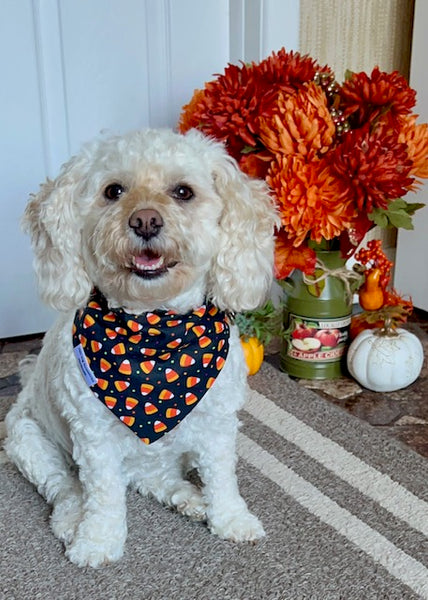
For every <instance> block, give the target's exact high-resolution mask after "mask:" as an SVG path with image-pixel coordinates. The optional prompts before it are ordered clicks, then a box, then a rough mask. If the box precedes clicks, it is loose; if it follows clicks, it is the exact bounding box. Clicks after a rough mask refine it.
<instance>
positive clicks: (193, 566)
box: [0, 364, 428, 600]
mask: <svg viewBox="0 0 428 600" xmlns="http://www.w3.org/2000/svg"><path fill="white" fill-rule="evenodd" d="M250 385H251V388H252V391H251V392H250V394H249V398H248V401H247V403H246V406H245V409H244V410H243V411H242V414H241V420H242V423H243V425H242V428H241V431H240V433H239V439H238V455H239V461H238V475H239V482H240V488H241V491H242V494H243V496H244V498H245V499H246V500H247V502H248V504H249V506H250V508H251V510H252V511H253V512H254V513H255V514H257V515H258V516H259V517H260V519H261V520H262V522H263V524H264V527H265V529H266V532H267V536H266V538H265V539H263V540H262V541H260V542H259V543H257V544H255V545H247V544H242V545H238V544H232V543H228V542H224V541H222V540H219V539H218V538H216V537H214V536H212V535H211V534H209V533H208V531H207V529H206V527H205V526H204V525H203V524H200V523H192V522H190V521H188V520H187V519H185V518H182V517H179V516H177V515H176V514H174V513H173V512H171V511H168V510H165V509H164V508H162V507H161V506H159V505H158V504H157V503H156V502H155V501H152V500H147V499H143V498H140V497H139V496H138V495H136V494H130V495H129V502H128V504H129V517H128V521H129V530H130V531H129V538H128V542H127V549H126V554H125V556H124V558H123V560H122V561H121V562H120V563H118V564H115V565H112V566H110V567H106V568H103V569H99V570H92V569H83V570H81V569H78V568H77V567H74V566H73V565H71V564H70V563H68V561H67V560H66V559H65V558H64V556H63V550H62V547H61V544H60V543H59V542H58V541H57V540H55V539H54V538H53V536H52V535H51V533H50V530H49V525H48V519H49V510H48V508H47V507H46V505H45V503H44V502H43V501H42V500H41V499H40V498H39V496H38V495H37V493H36V492H35V491H34V489H33V488H32V487H31V485H29V484H28V483H27V482H26V481H24V480H23V478H22V477H21V476H20V475H19V474H18V473H17V472H16V471H15V469H14V468H13V466H12V465H11V464H9V463H7V461H6V462H5V463H4V464H3V465H2V466H1V468H0V493H1V499H0V516H1V523H2V528H3V534H2V542H1V548H0V559H1V564H0V583H1V585H0V598H5V599H7V600H9V599H11V600H12V599H13V600H21V599H22V600H24V599H33V598H42V599H43V600H49V599H51V598H52V599H53V598H56V599H58V598H66V599H74V598H75V599H80V598H82V599H83V598H85V599H86V598H94V599H102V600H104V599H106V600H107V599H108V600H110V599H122V598H123V599H125V598H126V599H128V598H136V599H144V600H146V599H147V600H151V599H155V598H156V599H158V600H159V599H161V600H193V599H195V600H196V599H198V600H199V599H202V600H217V599H219V600H259V599H260V600H262V599H266V600H276V599H278V600H294V599H296V600H300V599H302V600H303V599H315V600H318V599H319V600H334V599H338V600H339V599H341V600H354V599H355V600H360V599H361V600H368V599H373V600H374V599H376V600H379V599H385V600H393V599H397V600H406V599H416V598H427V599H428V543H427V542H428V463H427V461H426V460H425V459H423V458H422V457H420V456H418V455H417V454H415V453H414V452H413V451H411V450H409V449H408V448H406V447H404V446H402V445H401V444H399V443H397V442H396V441H395V440H391V439H390V438H387V437H386V436H383V435H382V434H379V432H378V431H376V433H374V432H373V430H372V429H371V428H370V426H368V425H367V424H365V423H362V422H360V421H359V420H357V419H356V418H354V417H351V416H349V415H348V414H346V413H344V412H343V411H341V410H340V409H338V408H336V407H334V406H331V405H330V404H328V403H326V402H325V401H324V400H323V399H321V398H320V397H318V396H317V395H316V394H314V393H313V392H311V391H309V390H306V389H305V388H303V387H301V386H300V385H298V384H297V383H295V382H293V381H291V380H289V379H288V377H287V376H286V375H284V374H282V373H279V372H278V371H277V370H275V369H274V368H273V367H272V366H270V365H268V364H265V365H263V367H262V370H261V371H260V372H259V373H258V374H257V375H255V376H254V377H252V378H251V379H250ZM2 594H3V595H2Z"/></svg>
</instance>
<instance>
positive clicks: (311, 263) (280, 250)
mask: <svg viewBox="0 0 428 600" xmlns="http://www.w3.org/2000/svg"><path fill="white" fill-rule="evenodd" d="M316 258H317V257H316V254H315V251H314V250H312V248H309V247H308V246H307V244H302V245H301V246H299V247H298V248H296V247H295V246H294V245H293V242H292V240H290V238H288V237H287V234H286V233H285V231H284V230H283V229H282V230H280V231H279V232H278V235H277V237H276V239H275V277H276V278H277V279H285V278H286V277H288V276H289V275H290V273H291V271H293V269H300V271H302V272H303V273H306V275H312V274H313V273H314V271H315V266H316Z"/></svg>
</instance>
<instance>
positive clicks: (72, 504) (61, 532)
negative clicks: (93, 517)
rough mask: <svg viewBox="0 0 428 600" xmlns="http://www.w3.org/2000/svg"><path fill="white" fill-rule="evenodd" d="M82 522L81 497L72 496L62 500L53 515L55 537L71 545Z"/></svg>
mask: <svg viewBox="0 0 428 600" xmlns="http://www.w3.org/2000/svg"><path fill="white" fill-rule="evenodd" d="M81 520H82V503H81V497H80V496H79V495H77V494H72V495H70V496H67V497H66V498H64V499H63V500H60V501H59V502H57V503H56V504H55V506H54V508H53V511H52V514H51V528H52V531H53V533H54V535H55V537H57V538H58V539H59V540H61V541H62V542H64V543H65V544H69V543H70V542H71V541H72V539H73V537H74V535H75V533H76V529H77V526H78V525H79V523H80V521H81Z"/></svg>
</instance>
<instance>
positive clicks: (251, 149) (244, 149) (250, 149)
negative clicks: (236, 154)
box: [241, 146, 260, 154]
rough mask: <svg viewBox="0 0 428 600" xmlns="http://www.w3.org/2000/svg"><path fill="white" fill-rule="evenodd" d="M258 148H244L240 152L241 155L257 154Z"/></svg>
mask: <svg viewBox="0 0 428 600" xmlns="http://www.w3.org/2000/svg"><path fill="white" fill-rule="evenodd" d="M259 150H260V148H257V147H256V146H244V147H243V148H242V150H241V154H251V153H252V152H258V151H259Z"/></svg>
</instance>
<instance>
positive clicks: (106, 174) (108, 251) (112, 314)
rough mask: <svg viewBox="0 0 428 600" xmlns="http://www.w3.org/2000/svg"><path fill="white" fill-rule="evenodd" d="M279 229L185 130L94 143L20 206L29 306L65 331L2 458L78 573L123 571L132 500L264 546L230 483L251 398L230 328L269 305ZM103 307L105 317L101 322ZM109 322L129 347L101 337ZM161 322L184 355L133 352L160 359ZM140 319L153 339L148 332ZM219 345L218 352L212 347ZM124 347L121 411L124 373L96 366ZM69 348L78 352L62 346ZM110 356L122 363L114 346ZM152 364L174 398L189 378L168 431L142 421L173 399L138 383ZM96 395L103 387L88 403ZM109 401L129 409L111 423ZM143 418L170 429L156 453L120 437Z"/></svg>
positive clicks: (38, 364)
mask: <svg viewBox="0 0 428 600" xmlns="http://www.w3.org/2000/svg"><path fill="white" fill-rule="evenodd" d="M276 221H277V217H276V211H275V209H274V207H273V206H272V203H271V200H270V197H269V195H268V192H267V189H266V187H265V185H264V183H263V182H261V181H257V180H252V179H250V178H249V177H247V176H246V175H245V174H243V173H242V172H241V171H240V170H239V168H238V167H237V164H236V163H235V161H234V160H233V159H232V158H231V157H230V156H229V155H228V154H227V153H226V151H225V149H224V148H223V145H222V144H220V143H218V142H215V141H213V140H211V139H208V138H206V137H204V136H203V135H202V134H200V133H199V132H197V131H195V130H191V131H189V132H188V133H187V134H186V135H180V134H177V133H174V132H172V131H169V130H146V131H142V132H134V133H131V134H128V135H125V136H113V137H108V138H104V139H101V140H97V141H95V142H93V143H91V144H88V145H87V146H86V147H84V148H83V150H82V152H81V153H80V154H79V155H78V156H75V157H73V158H71V159H70V161H69V162H68V163H67V164H65V165H64V166H63V167H62V169H61V172H60V174H59V176H58V178H57V179H56V180H55V181H49V180H48V181H47V182H46V183H45V184H44V185H43V186H42V187H41V190H40V192H39V193H38V194H37V195H35V196H33V197H32V198H31V200H30V202H29V204H28V207H27V209H26V212H25V215H24V227H25V228H26V230H27V231H29V232H30V234H31V237H32V242H33V247H34V251H35V269H36V273H37V277H38V282H39V288H40V293H41V296H42V298H43V299H44V300H45V302H47V303H48V304H49V305H50V306H52V307H54V308H56V309H57V310H58V311H60V315H59V317H58V320H57V322H56V324H55V325H54V326H53V327H52V329H51V330H50V331H48V333H47V334H46V336H45V339H44V342H43V348H42V350H41V352H40V354H39V356H38V357H35V356H31V357H28V358H27V359H25V360H24V361H23V362H22V363H21V379H22V384H23V389H22V391H21V393H20V394H19V396H18V398H17V400H16V402H15V404H14V405H13V406H12V408H11V410H10V412H9V414H8V415H7V418H6V427H7V439H6V443H5V449H6V452H7V454H8V456H9V457H10V459H11V460H12V461H13V462H14V463H15V464H16V466H17V467H18V469H19V470H20V471H21V472H22V473H23V475H24V476H25V477H26V478H27V479H28V480H29V481H30V482H32V483H33V484H34V485H35V486H36V487H37V490H38V492H39V493H40V494H42V495H43V496H44V497H45V498H46V500H47V501H48V502H49V503H50V504H52V505H53V510H52V515H51V526H52V530H53V532H54V534H55V535H56V536H57V537H58V538H59V539H60V540H62V541H63V542H64V544H65V550H66V555H67V556H68V558H69V559H70V560H71V561H72V562H73V563H75V564H76V565H79V566H86V565H89V566H92V567H98V566H101V565H103V564H106V563H109V562H112V561H116V560H118V559H119V558H120V557H121V556H122V554H123V551H124V545H125V540H126V536H127V523H126V492H127V488H128V487H131V488H133V489H136V490H138V491H139V492H140V493H142V494H144V495H147V494H151V495H152V496H154V497H155V498H156V499H158V500H159V501H160V502H162V503H164V504H165V505H167V506H170V507H174V508H176V509H177V511H178V512H179V513H181V514H183V515H187V516H188V517H190V518H192V519H196V520H206V521H207V523H208V527H209V529H210V530H211V532H213V533H215V534H217V535H219V536H220V537H221V538H224V539H228V540H233V541H251V540H256V539H258V538H260V537H262V536H263V535H264V531H263V527H262V525H261V523H260V522H259V520H258V519H257V518H256V517H255V516H254V515H252V514H251V513H250V512H249V510H248V508H247V505H246V503H245V501H244V500H243V499H242V498H241V496H240V494H239V490H238V485H237V479H236V474H235V466H236V460H237V459H236V448H235V445H236V434H237V429H238V424H239V422H238V418H237V411H238V409H240V408H241V407H242V405H243V403H244V400H245V394H246V390H247V383H246V366H245V361H244V358H243V352H242V349H241V345H240V343H239V338H238V334H237V331H236V327H235V326H234V325H233V324H230V326H229V316H228V315H230V314H233V313H235V312H239V311H244V310H249V309H254V308H255V307H257V306H258V305H260V304H261V303H262V302H263V301H264V299H265V298H266V295H267V294H268V293H269V290H270V286H271V281H272V264H273V245H274V241H273V234H274V227H275V225H276ZM94 290H96V291H97V294H98V296H97V298H98V301H95V300H93V295H92V294H93V291H94ZM91 298H92V300H91ZM100 299H101V300H100ZM99 302H104V303H105V306H106V308H105V311H104V312H102V310H101V306H100V305H99ZM88 307H89V308H88ZM201 307H202V309H201ZM213 307H214V308H213ZM91 310H92V312H90V311H91ZM85 311H89V313H88V312H85ZM97 311H99V314H100V315H101V316H100V317H99V321H103V320H106V325H107V327H106V328H105V329H104V334H105V332H107V334H108V335H109V336H111V338H113V341H111V339H107V337H106V335H104V338H103V340H104V341H98V342H97V341H95V340H92V339H91V341H90V342H89V337H88V336H87V335H86V330H85V328H87V331H88V335H89V331H90V330H91V326H92V323H93V321H94V319H93V318H92V319H91V317H90V315H91V314H92V316H94V315H95V320H96V319H97V318H98V316H97V315H98V312H97ZM159 311H160V312H159ZM216 311H218V312H217V313H216ZM203 312H205V313H208V312H210V314H213V315H215V316H214V317H211V316H209V318H210V319H211V325H212V326H213V329H212V330H210V331H211V333H210V334H209V335H204V336H202V335H201V332H203V331H204V329H205V328H206V327H208V326H209V324H207V322H206V321H204V320H202V321H201V323H199V322H198V321H197V319H198V318H199V316H200V315H201V313H203ZM189 314H190V316H191V318H190V322H189ZM88 315H89V316H88ZM159 315H160V316H159ZM165 315H166V317H165ZM79 317H82V318H83V325H82V323H81V322H82V319H80V325H81V327H82V329H81V331H80V333H76V329H75V327H76V320H77V321H79ZM116 317H117V318H119V317H122V321H123V320H124V321H123V322H124V323H128V325H129V328H130V329H131V330H132V331H129V332H126V331H125V330H126V329H127V327H128V325H123V326H122V327H117V326H116V325H117V323H114V322H113V323H112V322H111V321H114V319H115V318H116ZM161 318H162V319H163V321H165V318H166V319H167V324H168V325H169V324H171V323H172V322H174V323H179V322H182V321H183V320H184V322H185V333H186V332H189V333H190V332H191V331H194V332H195V335H193V338H194V339H193V341H189V342H188V346H186V344H184V346H179V347H178V349H177V350H176V351H174V344H171V342H170V343H169V346H168V344H167V346H168V348H167V350H169V351H165V349H161V348H160V349H159V350H157V346H156V345H155V346H154V347H153V348H151V349H150V348H149V349H146V352H145V349H144V348H140V347H139V346H138V341H139V340H140V339H141V338H143V341H144V339H145V340H146V341H147V339H148V336H150V338H151V339H152V338H156V340H155V341H156V344H157V343H158V342H157V338H159V339H160V338H163V337H165V336H164V334H163V333H162V332H161V330H160V329H157V325H156V323H157V321H159V320H160V319H161ZM204 318H205V317H204ZM127 319H128V320H127ZM141 319H143V320H144V319H151V321H150V322H153V323H154V325H153V326H152V327H151V328H150V327H149V329H150V331H149V332H147V331H145V330H144V327H143V325H142V324H141V323H142V320H141ZM168 319H169V321H168ZM213 319H214V321H213ZM73 322H74V323H75V325H74V329H73ZM194 323H196V325H194ZM109 325H111V327H110V328H109V327H108V326H109ZM72 329H73V331H74V336H73V332H72ZM146 329H147V328H146ZM214 329H215V330H216V331H217V330H219V331H220V332H221V333H220V336H223V337H222V338H221V339H220V341H218V342H217V338H215V335H217V334H216V333H215V332H214ZM82 332H83V333H82ZM229 332H230V334H229ZM126 334H128V335H129V334H131V340H132V342H134V343H135V349H134V363H135V352H136V353H137V356H138V355H139V354H138V353H140V355H141V356H140V359H141V372H140V369H137V370H138V373H139V375H138V376H139V377H141V376H143V379H140V380H138V379H137V383H135V380H133V381H132V383H131V385H133V386H134V388H133V393H128V392H127V391H125V392H124V394H125V400H123V397H122V400H120V392H121V390H119V387H120V386H122V387H124V386H129V385H130V384H129V380H127V379H126V376H125V374H123V376H120V375H118V372H117V369H119V372H120V373H125V371H126V369H128V370H130V369H131V368H133V367H131V366H130V364H131V361H130V360H128V359H127V358H126V357H120V356H119V357H112V354H111V353H112V352H113V354H114V349H113V350H112V349H111V348H110V355H106V354H104V359H105V360H106V359H109V360H107V361H106V362H104V363H103V362H101V363H100V361H99V360H98V359H95V358H94V357H96V353H97V351H98V350H99V349H100V348H101V347H102V345H103V343H106V342H109V343H110V346H111V344H112V343H113V342H117V341H118V340H122V341H123V340H124V339H125V338H124V337H123V336H124V335H126ZM76 336H77V337H78V342H80V344H79V343H77V344H76V343H74V342H73V339H74V338H75V337H76ZM116 336H119V337H118V338H117V339H114V338H116ZM87 337H88V339H87ZM182 337H183V336H182ZM184 337H186V336H184ZM202 337H203V341H204V343H202V341H201V338H202ZM211 338H212V339H211ZM165 339H166V341H167V340H168V339H171V338H165ZM213 339H214V342H213ZM207 340H208V341H207ZM221 340H223V341H221ZM180 341H181V340H179V341H178V342H180ZM178 342H177V344H178ZM210 342H211V343H213V344H214V345H217V346H218V347H219V348H220V347H222V348H223V350H222V352H223V359H222V357H221V356H220V357H217V359H216V357H215V354H214V359H215V361H217V367H218V368H217V371H215V370H214V371H212V377H211V378H210V379H209V381H206V380H204V381H203V385H205V392H200V391H199V397H198V399H197V400H198V401H197V402H196V400H195V406H194V408H193V410H191V411H190V409H189V407H188V406H187V404H186V403H187V400H188V399H189V398H194V397H195V396H194V395H193V390H192V389H191V388H192V386H193V384H194V382H197V381H199V380H200V379H201V377H202V375H201V371H203V370H204V368H205V367H206V362H207V361H208V362H210V361H211V362H213V361H212V360H211V359H212V357H213V353H212V352H211V351H210V352H206V351H204V348H205V347H206V346H207V344H208V343H210ZM126 343H128V344H130V342H129V341H128V342H126ZM194 343H196V344H197V343H199V345H200V348H199V349H197V350H195V356H196V357H197V361H199V363H198V364H199V370H198V371H191V370H189V371H186V369H187V362H188V363H191V362H192V361H193V362H194V361H195V359H194V358H192V356H191V355H190V349H192V352H193V346H192V344H194ZM76 345H77V346H79V348H78V350H79V352H80V354H78V355H76V350H75V348H74V346H76ZM85 345H86V346H87V347H89V346H91V347H92V351H93V356H92V358H90V357H88V356H86V355H85V354H84V347H85ZM114 347H115V348H116V354H120V353H121V352H122V351H123V348H124V345H121V343H116V344H115V346H114ZM210 349H211V346H208V350H210ZM225 349H228V351H227V352H226V354H225ZM82 352H83V354H82ZM161 352H162V354H160V353H161ZM174 352H175V353H174ZM198 352H199V354H198ZM177 353H178V354H177ZM156 354H157V355H158V356H160V358H161V359H162V360H164V359H166V358H167V357H168V356H170V355H171V354H172V355H173V357H174V356H175V357H176V361H175V363H174V361H173V363H172V364H173V367H171V366H170V367H168V368H166V369H165V368H164V367H162V368H163V375H162V376H163V377H164V378H165V377H166V379H168V380H169V379H174V377H176V373H178V374H180V377H179V378H178V381H177V382H174V384H175V385H178V386H180V384H182V387H184V382H183V377H185V376H187V380H186V381H187V385H188V386H189V387H190V391H189V390H188V391H187V392H186V395H184V392H183V393H180V394H179V393H178V392H177V390H179V389H180V388H179V387H176V388H174V390H175V392H174V393H175V394H176V396H177V397H178V396H179V395H180V397H181V404H176V403H174V402H172V403H170V405H169V410H168V409H166V412H164V414H163V419H156V414H155V415H154V419H153V420H150V419H151V417H150V413H151V412H155V413H156V411H159V410H161V409H162V407H165V406H168V400H169V398H170V397H171V395H174V394H173V392H171V391H170V392H168V391H165V390H164V389H163V388H162V389H161V390H160V388H159V387H156V385H157V383H159V382H157V383H156V382H155V383H153V382H152V381H151V380H150V382H149V383H147V382H148V381H149V379H148V378H149V375H148V374H147V373H148V371H149V370H150V369H152V368H153V365H157V363H156V360H155V359H157V358H158V357H157V356H156ZM201 354H202V357H200V356H199V355H201ZM82 356H83V359H82ZM184 356H185V357H186V358H184ZM79 357H80V361H79ZM152 357H153V360H151V358H152ZM224 357H226V360H225V361H224ZM112 358H113V359H115V358H118V359H119V358H120V359H121V362H120V361H119V360H112ZM122 359H123V360H122ZM91 360H92V361H95V360H97V361H98V362H97V364H101V370H102V371H103V368H102V367H103V365H104V368H105V370H106V371H108V369H109V368H110V367H111V366H112V365H113V364H114V365H116V375H115V377H116V379H117V377H118V376H119V379H120V377H122V379H121V381H120V382H119V383H120V385H119V384H117V382H116V383H115V384H114V385H116V384H117V388H118V389H117V390H114V389H113V390H111V389H110V386H111V382H109V381H108V377H107V375H108V373H107V374H106V375H105V380H104V379H103V377H102V376H100V375H99V373H98V374H95V375H94V371H93V369H92V367H91V364H92V363H91ZM137 360H138V358H137ZM178 360H179V362H180V365H178V364H177V362H178ZM182 361H184V362H183V365H184V366H183V365H182V364H181V363H182ZM186 361H187V362H186ZM201 361H202V362H201ZM215 361H214V362H215ZM79 363H80V366H79ZM82 363H83V366H82ZM185 363H186V364H185ZM93 364H94V365H95V362H94V363H93ZM201 364H203V367H201V366H200V365H201ZM86 367H87V368H86ZM156 368H158V367H156ZM180 369H181V370H180ZM189 369H190V367H189ZM85 370H86V372H85ZM160 370H161V367H159V372H160ZM143 371H144V372H143ZM183 373H184V375H183ZM138 376H136V377H138ZM116 379H112V381H116ZM95 383H97V385H99V386H100V387H98V388H97V385H95V387H91V386H94V384H95ZM163 383H164V381H162V384H163ZM103 384H105V385H103ZM105 386H109V387H107V389H106V392H105V394H106V395H105V397H103V399H102V398H101V396H100V393H101V388H103V387H105ZM137 386H140V387H138V388H137ZM145 386H146V387H145ZM147 386H148V387H147ZM161 387H162V385H161ZM152 388H153V392H152V394H151V395H150V393H149V392H148V390H151V389H152ZM95 390H97V391H95ZM139 390H141V391H140V393H138V391H139ZM159 390H160V391H159ZM115 392H116V396H115V395H114V393H115ZM127 393H128V396H127V395H126V394H127ZM109 394H111V395H109ZM162 394H163V395H162ZM165 394H169V396H165ZM155 397H156V402H157V404H156V402H155ZM183 398H184V400H185V401H184V400H183ZM101 399H102V401H100V400H101ZM119 400H120V401H121V402H125V404H126V407H127V408H126V410H125V408H122V409H120V408H119V409H118V410H119V412H118V413H117V414H116V415H113V414H111V413H112V410H111V409H112V408H113V405H116V408H117V407H118V406H119ZM130 402H131V405H129V403H130ZM170 402H171V401H170ZM192 402H193V400H192ZM138 404H139V405H140V406H143V407H144V411H143V410H142V412H143V413H145V412H147V413H149V416H147V418H146V422H145V423H143V425H141V427H143V428H145V431H146V432H147V431H148V430H149V429H150V428H153V427H154V428H155V429H156V427H157V428H158V429H159V428H160V429H162V428H163V427H164V422H165V421H166V420H168V418H169V417H171V419H172V415H174V416H175V421H174V422H175V424H176V425H177V426H175V427H173V428H172V429H171V430H169V431H167V432H166V433H165V435H160V433H162V432H160V433H159V432H158V434H159V435H158V434H157V435H158V439H155V441H154V442H153V443H149V442H151V441H153V440H150V439H147V438H145V439H144V436H138V434H137V435H136V431H135V429H134V430H130V427H129V426H130V425H131V423H132V422H134V420H135V418H134V417H133V416H132V415H134V413H135V406H134V405H138ZM177 406H178V408H177ZM180 407H181V408H180ZM183 407H184V408H186V410H189V414H188V415H187V416H186V418H185V419H183V420H181V422H180V419H177V416H176V415H177V414H178V413H179V412H180V410H182V409H183ZM121 410H122V416H121V413H120V411H121ZM123 411H125V412H126V411H128V412H127V415H125V416H124V412H123ZM117 417H119V418H117ZM172 420H174V419H172ZM121 421H123V422H121ZM153 431H154V430H153ZM140 438H142V439H140ZM144 442H146V443H144ZM191 467H196V468H197V471H198V474H199V477H200V480H201V482H202V487H201V486H197V485H193V484H192V483H191V482H190V481H188V480H187V479H186V473H187V471H188V470H189V468H191Z"/></svg>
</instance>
